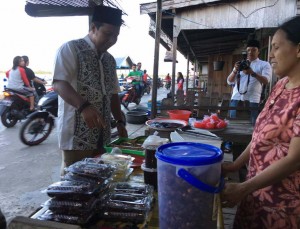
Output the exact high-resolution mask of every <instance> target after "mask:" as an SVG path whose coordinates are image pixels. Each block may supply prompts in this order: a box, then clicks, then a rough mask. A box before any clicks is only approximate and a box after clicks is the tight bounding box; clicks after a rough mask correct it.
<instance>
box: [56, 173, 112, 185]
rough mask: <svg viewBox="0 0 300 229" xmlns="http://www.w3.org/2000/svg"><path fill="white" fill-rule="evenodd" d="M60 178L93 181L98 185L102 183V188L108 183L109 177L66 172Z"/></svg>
mask: <svg viewBox="0 0 300 229" xmlns="http://www.w3.org/2000/svg"><path fill="white" fill-rule="evenodd" d="M61 180H63V181H79V182H87V183H93V184H98V185H103V186H104V188H106V186H107V185H108V184H109V183H110V178H105V179H104V178H101V177H98V178H91V177H88V176H82V175H81V174H76V173H71V172H68V173H67V174H65V175H64V176H63V177H62V178H61Z"/></svg>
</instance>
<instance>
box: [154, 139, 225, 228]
mask: <svg viewBox="0 0 300 229" xmlns="http://www.w3.org/2000/svg"><path fill="white" fill-rule="evenodd" d="M155 156H156V158H157V177H158V206H159V208H158V209H159V228H160V229H166V228H170V229H174V228H176V229H189V228H190V229H198V228H207V229H211V228H216V226H217V222H216V221H215V220H212V213H213V202H214V194H215V193H218V192H220V191H221V189H222V184H223V182H221V181H220V177H221V162H222V159H223V154H222V151H221V150H220V149H219V148H217V147H215V146H211V145H207V144H201V143H193V142H177V143H169V144H165V145H162V146H160V147H159V148H158V149H157V151H156V154H155Z"/></svg>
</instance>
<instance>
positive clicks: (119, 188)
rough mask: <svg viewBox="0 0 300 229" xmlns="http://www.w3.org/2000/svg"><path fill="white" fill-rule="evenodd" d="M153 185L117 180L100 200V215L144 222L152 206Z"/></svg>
mask: <svg viewBox="0 0 300 229" xmlns="http://www.w3.org/2000/svg"><path fill="white" fill-rule="evenodd" d="M152 202H153V187H151V186H150V185H144V184H138V183H128V182H117V183H114V184H112V187H111V190H110V192H109V193H107V194H106V196H104V200H103V201H102V202H101V203H102V204H101V211H100V217H101V218H104V219H107V220H114V221H130V222H134V223H136V224H140V223H143V222H145V220H146V219H147V218H148V214H149V212H150V210H151V208H152Z"/></svg>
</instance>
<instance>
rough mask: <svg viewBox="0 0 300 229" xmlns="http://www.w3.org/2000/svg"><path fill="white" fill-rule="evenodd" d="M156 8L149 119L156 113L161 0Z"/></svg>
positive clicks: (158, 0)
mask: <svg viewBox="0 0 300 229" xmlns="http://www.w3.org/2000/svg"><path fill="white" fill-rule="evenodd" d="M156 7H157V10H156V28H155V48H154V66H153V87H152V99H151V119H154V118H155V117H156V114H157V106H156V103H157V80H158V63H159V44H160V31H161V16H162V15H161V7H162V0H157V6H156Z"/></svg>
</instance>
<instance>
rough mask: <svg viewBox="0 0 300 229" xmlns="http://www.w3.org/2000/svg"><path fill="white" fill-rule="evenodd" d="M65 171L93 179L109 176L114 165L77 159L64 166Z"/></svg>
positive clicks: (112, 171) (113, 170)
mask: <svg viewBox="0 0 300 229" xmlns="http://www.w3.org/2000/svg"><path fill="white" fill-rule="evenodd" d="M65 170H66V171H67V172H71V173H75V174H80V175H82V176H87V177H91V178H94V179H97V180H98V179H99V178H101V179H107V178H110V177H111V176H112V175H113V173H114V172H115V170H116V166H115V165H112V164H98V163H90V162H87V161H78V162H75V163H74V164H72V165H70V166H69V167H67V168H65Z"/></svg>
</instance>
